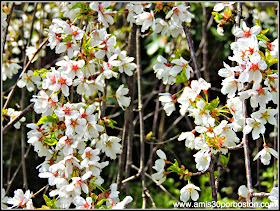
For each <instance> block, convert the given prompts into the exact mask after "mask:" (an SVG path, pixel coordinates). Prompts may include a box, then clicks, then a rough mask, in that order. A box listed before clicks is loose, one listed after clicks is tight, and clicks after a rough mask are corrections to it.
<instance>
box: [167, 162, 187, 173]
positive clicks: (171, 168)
mask: <svg viewBox="0 0 280 211" xmlns="http://www.w3.org/2000/svg"><path fill="white" fill-rule="evenodd" d="M174 160H175V163H173V164H172V165H171V166H169V167H168V169H167V170H168V171H172V172H175V173H177V174H178V175H180V176H183V175H184V171H183V170H182V169H181V168H180V167H179V164H178V161H177V160H176V159H174Z"/></svg>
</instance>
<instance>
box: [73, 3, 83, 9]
mask: <svg viewBox="0 0 280 211" xmlns="http://www.w3.org/2000/svg"><path fill="white" fill-rule="evenodd" d="M83 7H85V3H83V2H80V3H77V4H75V5H74V6H73V7H72V9H77V8H81V9H82V8H83Z"/></svg>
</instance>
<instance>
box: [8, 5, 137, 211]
mask: <svg viewBox="0 0 280 211" xmlns="http://www.w3.org/2000/svg"><path fill="white" fill-rule="evenodd" d="M75 5H76V4H73V5H71V7H70V5H69V4H65V3H62V8H63V12H64V14H65V15H66V16H70V17H72V18H73V17H74V18H73V19H72V20H73V22H71V21H65V20H63V19H60V18H55V19H53V21H52V24H51V25H50V26H49V28H48V42H49V43H48V46H50V48H51V49H54V50H55V53H56V54H62V53H63V54H64V57H62V59H61V60H59V61H57V62H56V63H55V65H56V66H55V67H51V68H50V69H49V70H48V69H44V68H43V69H41V70H35V71H32V70H29V71H27V73H24V74H22V77H21V78H20V80H19V81H18V83H17V86H19V87H20V88H22V87H25V86H26V88H27V90H28V91H33V90H34V88H35V86H34V84H35V85H36V88H37V89H38V90H39V92H38V94H37V95H33V98H32V99H31V102H34V111H35V112H36V113H37V114H41V118H40V120H39V121H38V123H37V124H35V123H31V124H27V127H28V128H30V129H31V130H30V131H29V132H28V133H27V138H28V141H27V142H28V143H29V144H31V145H33V146H34V151H36V152H37V153H38V156H39V157H45V161H44V162H43V163H42V164H40V165H39V166H38V167H37V168H38V170H39V177H40V178H47V179H48V183H49V185H50V186H54V189H53V190H52V191H51V192H50V193H49V195H50V196H51V197H53V196H56V201H55V206H56V207H57V208H70V206H71V205H73V204H74V205H75V206H76V207H77V208H81V207H82V208H87V209H89V208H92V207H94V206H96V203H97V202H98V200H101V199H100V197H99V198H97V197H98V195H95V197H93V195H92V190H94V189H95V188H96V187H100V188H101V185H102V184H103V183H104V179H103V178H102V176H101V173H102V169H103V168H105V167H106V166H108V165H109V161H104V162H101V161H100V160H101V159H100V156H101V154H102V153H104V154H105V155H106V156H107V157H109V158H110V159H116V158H117V154H120V153H121V152H122V149H121V148H122V146H121V144H120V142H121V139H120V138H118V137H116V136H110V135H108V134H107V132H106V129H105V126H106V125H105V124H106V122H108V121H109V120H108V119H107V118H104V116H101V104H102V103H101V102H102V101H105V100H106V98H107V97H113V98H116V100H117V102H118V104H119V105H120V107H121V108H122V109H125V107H127V106H129V104H130V97H127V96H125V95H127V94H128V92H129V90H128V89H127V88H124V85H121V86H120V87H119V88H118V89H117V91H116V94H115V95H113V96H105V95H104V87H105V86H106V80H108V79H111V78H118V77H119V75H120V73H124V74H126V75H128V76H131V75H132V74H133V70H134V69H135V68H136V64H135V63H133V60H134V58H133V57H129V56H127V52H126V51H124V50H121V49H120V47H117V46H116V37H115V36H112V35H111V34H108V33H107V31H106V27H108V25H107V22H109V23H110V24H113V19H112V17H111V18H110V15H106V14H107V12H108V13H111V12H112V11H111V9H108V10H106V11H105V12H104V11H103V10H104V8H107V7H108V6H110V5H111V3H109V2H106V3H102V4H99V3H95V2H94V3H91V4H90V5H89V8H91V9H92V11H93V12H94V11H96V12H97V14H96V15H97V17H98V20H99V21H100V23H102V24H103V26H104V27H103V28H102V27H100V26H99V25H98V24H97V23H95V22H94V21H92V22H89V23H88V25H87V26H88V27H87V28H86V29H85V30H82V29H80V28H79V27H78V26H76V25H75V24H74V22H75V18H76V17H78V16H79V14H80V13H79V12H81V10H80V9H78V10H72V9H71V8H72V7H73V6H75ZM65 54H66V55H65ZM8 64H9V63H8ZM19 68H21V67H18V69H19ZM16 70H17V69H16ZM8 77H9V78H10V77H11V76H8ZM71 87H72V88H74V87H76V92H77V94H79V95H80V96H81V99H83V101H82V102H79V103H74V102H70V101H69V98H68V97H69V96H70V95H71V92H70V90H71ZM106 89H107V88H106ZM95 93H100V94H101V97H100V98H96V100H94V101H93V102H92V103H89V101H87V98H89V97H90V96H93V95H94V94H95ZM102 94H103V95H104V96H102ZM12 113H13V112H12V111H11V109H8V111H7V115H9V116H11V119H13V118H14V117H13V116H15V115H16V114H15V113H14V114H12ZM24 120H25V119H22V120H21V121H24ZM18 124H20V122H17V124H15V127H17V128H18V127H19V125H18ZM101 189H102V188H101ZM103 192H104V191H103ZM104 193H106V192H104ZM118 193H119V192H118V191H117V190H116V184H114V185H113V184H112V185H111V194H105V199H106V201H107V205H106V206H107V207H110V206H111V207H112V208H124V206H125V205H126V204H127V203H129V202H131V201H132V197H130V196H128V197H126V198H125V199H124V200H123V201H122V202H120V200H119V198H118ZM84 194H86V195H87V196H88V195H89V196H91V197H86V198H84V196H85V195H84ZM31 198H32V193H31V192H30V191H29V190H28V191H27V192H26V193H25V194H24V193H23V191H22V190H21V189H18V190H17V191H15V195H14V197H13V198H10V199H9V200H8V201H7V203H8V204H11V205H13V207H19V206H20V207H24V208H32V207H33V205H32V204H33V202H32V199H31Z"/></svg>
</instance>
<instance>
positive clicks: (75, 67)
mask: <svg viewBox="0 0 280 211" xmlns="http://www.w3.org/2000/svg"><path fill="white" fill-rule="evenodd" d="M78 69H79V67H78V65H77V64H74V65H72V70H74V71H75V72H76V71H77V70H78Z"/></svg>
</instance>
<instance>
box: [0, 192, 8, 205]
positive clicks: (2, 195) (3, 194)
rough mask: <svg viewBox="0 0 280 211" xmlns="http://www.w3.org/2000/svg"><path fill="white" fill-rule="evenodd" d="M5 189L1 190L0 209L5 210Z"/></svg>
mask: <svg viewBox="0 0 280 211" xmlns="http://www.w3.org/2000/svg"><path fill="white" fill-rule="evenodd" d="M5 192H6V191H5V189H4V188H1V209H7V208H8V206H7V205H6V204H7V201H8V199H9V198H8V197H7V196H5Z"/></svg>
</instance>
